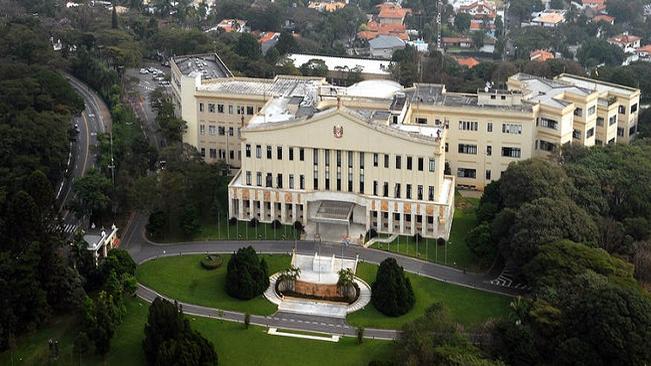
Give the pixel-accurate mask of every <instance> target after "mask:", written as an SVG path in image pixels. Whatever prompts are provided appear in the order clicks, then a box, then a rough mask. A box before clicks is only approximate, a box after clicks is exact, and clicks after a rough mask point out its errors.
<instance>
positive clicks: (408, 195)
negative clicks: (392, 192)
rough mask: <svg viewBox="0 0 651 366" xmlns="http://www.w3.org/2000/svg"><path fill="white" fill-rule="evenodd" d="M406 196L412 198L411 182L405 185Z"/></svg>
mask: <svg viewBox="0 0 651 366" xmlns="http://www.w3.org/2000/svg"><path fill="white" fill-rule="evenodd" d="M405 198H406V199H408V200H410V199H411V184H407V185H406V187H405Z"/></svg>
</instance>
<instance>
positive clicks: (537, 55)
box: [529, 50, 554, 62]
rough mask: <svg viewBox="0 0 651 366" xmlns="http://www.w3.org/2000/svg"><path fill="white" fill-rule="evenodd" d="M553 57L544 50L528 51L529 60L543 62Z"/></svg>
mask: <svg viewBox="0 0 651 366" xmlns="http://www.w3.org/2000/svg"><path fill="white" fill-rule="evenodd" d="M553 58H554V54H553V53H551V52H549V51H546V50H534V51H531V52H530V53H529V59H530V60H531V61H539V62H545V61H547V60H551V59H553Z"/></svg>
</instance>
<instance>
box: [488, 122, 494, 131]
mask: <svg viewBox="0 0 651 366" xmlns="http://www.w3.org/2000/svg"><path fill="white" fill-rule="evenodd" d="M486 131H487V132H493V122H488V123H487V124H486Z"/></svg>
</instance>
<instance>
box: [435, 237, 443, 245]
mask: <svg viewBox="0 0 651 366" xmlns="http://www.w3.org/2000/svg"><path fill="white" fill-rule="evenodd" d="M436 245H438V246H441V245H445V239H443V238H438V239H436Z"/></svg>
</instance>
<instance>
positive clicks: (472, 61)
mask: <svg viewBox="0 0 651 366" xmlns="http://www.w3.org/2000/svg"><path fill="white" fill-rule="evenodd" d="M457 63H458V64H459V65H461V66H466V67H467V68H469V69H472V68H473V67H475V66H477V65H479V61H477V59H476V58H474V57H458V58H457Z"/></svg>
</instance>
